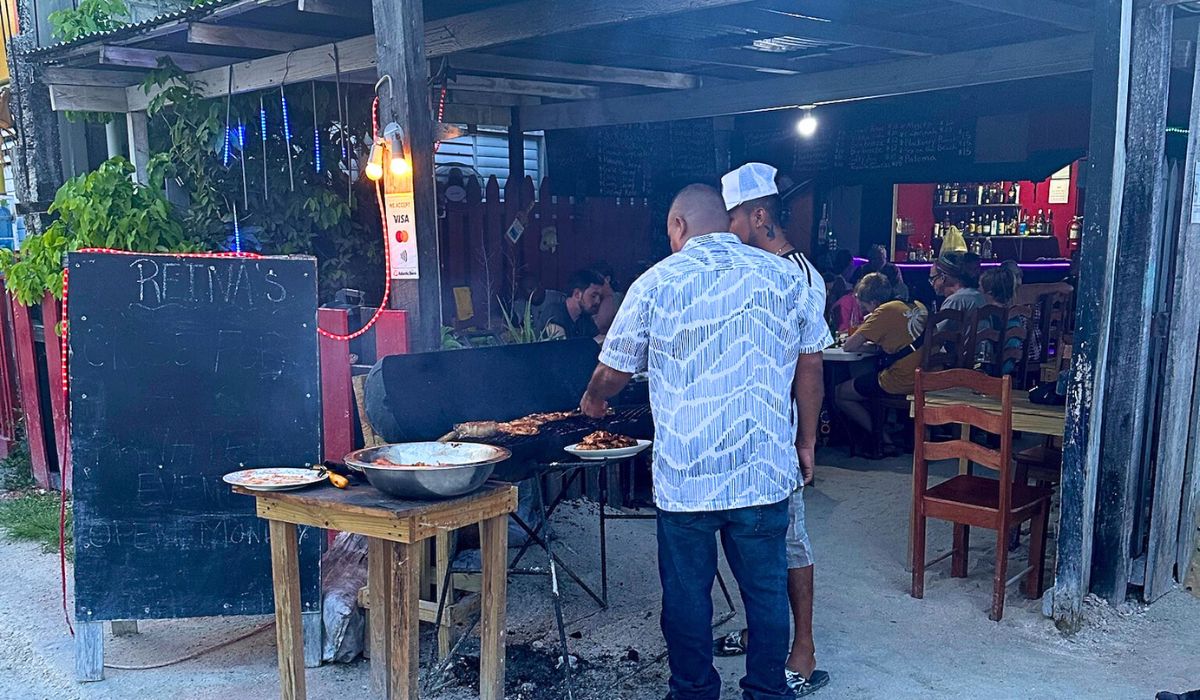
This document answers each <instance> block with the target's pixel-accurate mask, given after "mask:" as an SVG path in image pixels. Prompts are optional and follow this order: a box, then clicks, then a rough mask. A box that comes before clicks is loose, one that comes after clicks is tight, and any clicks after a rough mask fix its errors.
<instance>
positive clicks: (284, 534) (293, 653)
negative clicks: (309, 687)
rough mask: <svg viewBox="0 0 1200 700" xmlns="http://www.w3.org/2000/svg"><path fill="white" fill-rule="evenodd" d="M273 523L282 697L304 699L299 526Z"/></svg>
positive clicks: (277, 635) (271, 533) (275, 521)
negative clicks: (297, 528) (297, 529)
mask: <svg viewBox="0 0 1200 700" xmlns="http://www.w3.org/2000/svg"><path fill="white" fill-rule="evenodd" d="M269 527H270V537H271V575H272V577H273V579H274V581H275V641H276V645H277V651H278V654H279V688H280V697H281V698H283V700H304V698H305V697H306V691H305V687H304V637H303V633H302V631H301V623H300V551H299V541H298V539H297V537H296V526H295V525H293V524H291V523H284V522H280V521H277V520H271V521H270V525H269Z"/></svg>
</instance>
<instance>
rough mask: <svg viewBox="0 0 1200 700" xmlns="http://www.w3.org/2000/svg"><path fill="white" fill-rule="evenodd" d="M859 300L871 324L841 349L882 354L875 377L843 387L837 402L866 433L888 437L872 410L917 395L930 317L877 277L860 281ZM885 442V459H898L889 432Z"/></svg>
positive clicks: (864, 377) (866, 322)
mask: <svg viewBox="0 0 1200 700" xmlns="http://www.w3.org/2000/svg"><path fill="white" fill-rule="evenodd" d="M854 295H855V296H856V297H857V298H858V301H859V304H861V305H862V310H863V313H865V314H866V319H865V320H864V321H863V324H862V325H861V326H859V328H858V330H857V331H856V332H855V333H854V335H852V336H850V337H849V338H847V339H846V342H845V343H844V344H843V345H842V347H843V348H844V349H845V350H846V352H859V351H862V350H864V349H866V348H868V347H869V346H875V347H877V348H878V349H879V351H880V356H879V363H878V367H877V369H876V370H875V371H873V372H867V373H866V374H862V375H860V376H858V377H855V378H854V379H850V380H848V381H845V382H843V383H841V384H839V385H838V387H837V390H836V392H835V394H834V395H835V401H836V403H837V406H838V408H839V409H840V410H841V412H842V413H843V414H844V415H846V416H848V417H849V418H850V420H852V421H853V422H854V423H856V424H857V425H858V426H859V427H860V428H862V429H863V430H866V431H868V432H870V431H872V430H878V431H881V432H883V426H882V425H872V421H871V412H870V411H869V410H868V409H867V404H869V403H870V402H872V401H874V400H876V399H878V398H881V397H885V396H906V395H908V394H910V393H912V390H913V382H914V379H915V376H916V374H915V373H916V370H917V368H918V367H920V366H921V361H922V359H923V358H924V349H923V348H922V347H921V340H922V338H923V336H924V333H925V323H926V322H927V321H928V319H929V311H928V310H927V309H926V308H925V305H924V304H922V303H921V302H918V301H915V302H911V303H908V302H903V301H900V300H898V299H896V293H895V290H894V289H892V285H891V284H890V283H888V280H887V278H886V277H884V276H883V275H881V274H879V273H876V272H873V273H871V274H868V275H867V276H866V277H863V278H862V279H861V280H860V281H859V283H858V286H857V287H855V288H854ZM881 438H882V442H883V449H884V453H885V455H895V454H898V451H897V449H896V446H895V444H894V443H893V442H892V439H891V437H890V436H889V435H887V434H886V432H883V434H882V435H881Z"/></svg>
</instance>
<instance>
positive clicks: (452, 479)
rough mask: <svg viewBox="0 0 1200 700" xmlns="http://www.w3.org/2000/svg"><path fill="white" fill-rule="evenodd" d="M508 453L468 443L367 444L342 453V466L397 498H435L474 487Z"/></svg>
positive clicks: (489, 474)
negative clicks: (366, 446) (358, 448)
mask: <svg viewBox="0 0 1200 700" xmlns="http://www.w3.org/2000/svg"><path fill="white" fill-rule="evenodd" d="M510 455H511V453H510V452H509V451H508V450H506V449H504V448H503V447H495V446H493V445H482V444H477V443H469V442H409V443H398V444H394V445H380V446H377V447H368V448H366V449H363V450H358V451H357V452H352V453H350V454H349V455H346V459H345V462H346V465H347V466H349V467H350V468H352V469H357V470H359V471H361V472H363V473H364V474H365V475H366V477H367V481H370V482H371V485H372V486H374V487H375V488H377V489H379V490H380V491H383V492H384V493H386V494H388V495H391V496H396V497H398V498H406V499H416V500H436V499H441V498H454V497H455V496H462V495H465V494H468V493H471V492H472V491H475V490H476V489H478V488H479V487H480V486H482V485H483V482H485V481H487V479H488V477H489V476H491V475H492V470H493V469H494V468H495V466H496V464H497V463H499V462H503V461H504V460H506V459H508V458H509V456H510Z"/></svg>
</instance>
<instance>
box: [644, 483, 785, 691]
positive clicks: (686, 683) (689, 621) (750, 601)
mask: <svg viewBox="0 0 1200 700" xmlns="http://www.w3.org/2000/svg"><path fill="white" fill-rule="evenodd" d="M787 528H788V501H787V499H784V500H782V501H780V502H779V503H774V504H772V505H768V506H755V507H752V508H738V509H736V510H722V511H712V512H704V513H669V512H666V511H663V510H659V511H658V572H659V577H660V578H661V579H662V589H663V603H662V631H663V637H665V638H666V641H667V652H668V657H669V662H670V667H671V698H672V699H673V700H693V699H695V700H719V698H720V697H721V677H720V675H718V674H717V670H716V669H715V668H714V667H713V662H712V660H713V649H712V616H713V603H712V587H713V581H714V579H715V578H716V575H717V542H716V537H715V535H716V534H717V533H720V535H721V545H722V546H723V547H724V548H725V558H726V559H727V560H728V562H729V568H730V570H732V571H733V575H734V578H736V579H737V583H738V588H739V589H741V593H742V604H743V606H744V607H745V609H746V626H747V628H748V629H749V630H750V634H749V640H748V642H749V643H748V645H747V649H746V675H745V677H744V678H742V696H743V698H745V700H765V699H767V698H790V697H792V694H791V693H790V691H789V690H788V687H787V683H786V681H785V680H784V672H783V671H784V664H785V663H786V662H787V656H788V649H789V647H790V642H791V629H790V627H789V623H790V622H791V619H792V618H791V613H790V612H789V608H788V597H787V553H786V545H785V541H784V540H785V536H786V533H787Z"/></svg>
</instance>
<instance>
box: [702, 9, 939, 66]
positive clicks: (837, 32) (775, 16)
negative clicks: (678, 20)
mask: <svg viewBox="0 0 1200 700" xmlns="http://www.w3.org/2000/svg"><path fill="white" fill-rule="evenodd" d="M711 16H713V17H717V18H720V21H722V22H728V23H729V24H734V25H737V26H739V27H742V28H744V29H752V30H754V31H756V32H758V33H759V34H764V35H766V36H772V37H776V36H791V37H797V38H800V39H813V40H816V41H828V42H832V43H836V44H849V45H851V46H862V47H865V48H870V49H884V50H886V51H894V52H896V53H901V54H908V55H913V56H928V55H930V54H933V53H935V52H934V51H931V50H930V47H931V46H933V45H934V44H935V42H934V41H933V40H932V39H928V38H926V37H922V36H917V35H915V34H904V33H901V32H890V31H884V30H882V29H875V28H873V27H864V26H862V25H858V24H849V23H843V22H830V21H828V20H822V19H817V18H814V17H807V16H801V15H796V14H786V13H783V12H772V11H769V10H760V9H758V8H755V7H738V8H734V9H733V10H728V11H725V12H722V13H720V14H713V15H711Z"/></svg>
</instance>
